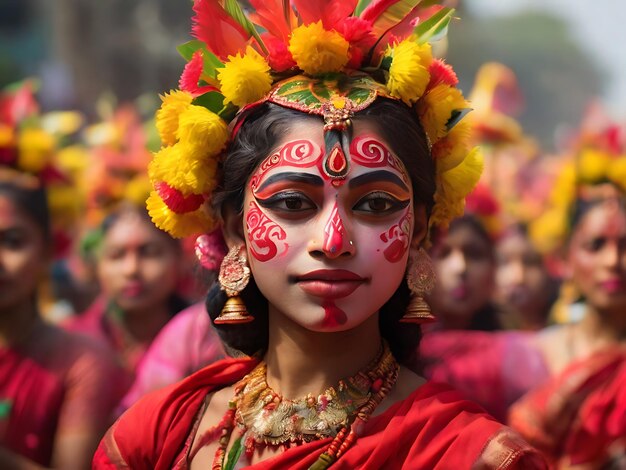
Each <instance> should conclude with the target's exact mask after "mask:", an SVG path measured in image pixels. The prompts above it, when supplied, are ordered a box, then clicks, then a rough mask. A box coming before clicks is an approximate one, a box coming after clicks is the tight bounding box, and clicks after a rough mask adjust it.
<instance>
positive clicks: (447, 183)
mask: <svg viewBox="0 0 626 470" xmlns="http://www.w3.org/2000/svg"><path fill="white" fill-rule="evenodd" d="M482 171H483V158H482V155H481V153H480V152H479V151H478V147H476V148H474V149H473V150H472V151H471V152H470V153H469V155H467V157H465V159H464V160H463V161H462V162H461V163H460V164H459V165H457V166H456V167H454V168H452V169H451V170H448V171H444V172H443V173H441V174H439V175H438V177H437V179H438V184H437V191H436V192H435V205H434V207H433V213H432V215H431V219H432V224H433V225H438V226H442V227H446V226H447V225H448V224H449V223H450V221H451V220H452V219H453V218H455V217H459V216H460V215H463V209H464V208H465V197H466V196H467V195H468V194H469V193H470V192H471V191H472V189H474V187H475V186H476V183H478V180H479V179H480V175H481V173H482Z"/></svg>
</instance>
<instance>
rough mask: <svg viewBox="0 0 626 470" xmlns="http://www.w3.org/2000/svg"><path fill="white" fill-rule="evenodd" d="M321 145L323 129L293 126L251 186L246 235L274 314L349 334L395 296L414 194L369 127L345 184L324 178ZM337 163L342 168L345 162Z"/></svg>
mask: <svg viewBox="0 0 626 470" xmlns="http://www.w3.org/2000/svg"><path fill="white" fill-rule="evenodd" d="M323 146H324V139H323V133H322V125H321V124H318V123H315V122H309V121H304V122H299V123H296V124H295V125H294V126H293V128H292V130H291V131H290V132H289V133H288V134H287V135H286V136H285V138H284V139H283V142H282V143H281V144H280V145H279V146H278V148H277V150H276V151H275V152H274V153H273V154H272V155H270V156H269V157H268V158H266V159H265V161H263V162H262V163H261V165H260V166H259V167H258V168H257V170H256V172H255V173H254V174H253V175H252V177H251V178H250V180H249V184H248V187H247V189H246V196H245V202H244V228H245V231H246V236H247V240H246V241H247V249H248V259H249V262H250V266H251V269H252V273H253V275H254V278H255V281H256V283H257V285H258V286H259V289H260V290H261V292H262V293H263V295H264V296H265V297H266V298H267V299H268V300H269V303H270V306H271V307H270V308H272V309H274V310H275V311H278V312H280V313H282V314H284V315H287V316H288V317H289V318H290V319H291V320H292V321H294V322H296V323H298V324H300V325H301V326H304V327H305V328H308V329H310V330H313V331H342V330H348V329H351V328H353V327H355V326H357V325H359V324H360V323H362V322H363V321H364V320H366V319H367V318H369V317H370V316H371V315H373V314H374V313H376V312H377V311H378V309H379V308H380V307H381V306H382V305H383V304H384V303H385V302H387V300H389V298H390V297H391V296H392V294H393V293H394V292H395V290H396V289H397V288H398V286H399V284H400V282H401V280H402V278H403V276H404V272H405V270H406V263H407V258H408V249H409V244H410V240H411V236H412V234H413V225H414V220H413V205H412V201H413V195H412V190H411V185H410V183H409V178H408V176H407V174H406V171H405V170H404V166H403V165H402V164H401V163H400V162H399V160H398V159H397V158H396V157H395V156H394V155H393V154H392V153H391V152H390V150H389V146H388V145H387V144H386V143H384V142H383V140H382V138H381V137H380V136H379V135H378V134H377V132H376V131H375V130H374V128H373V127H372V126H370V125H367V124H364V123H360V122H357V123H355V125H354V135H353V141H352V143H351V148H350V155H349V157H348V158H349V163H350V170H349V172H348V174H347V176H346V177H345V178H343V179H339V178H332V177H331V176H329V175H328V174H327V172H325V171H324V167H323V155H324V147H323ZM334 158H338V159H339V160H337V161H334V162H333V165H334V167H336V168H339V167H340V166H341V164H342V162H341V161H340V160H341V159H342V158H346V156H345V155H343V153H342V154H341V155H339V156H337V155H334ZM419 223H420V224H421V225H422V226H423V225H424V223H425V221H424V220H420V221H419Z"/></svg>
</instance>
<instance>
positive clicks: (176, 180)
mask: <svg viewBox="0 0 626 470" xmlns="http://www.w3.org/2000/svg"><path fill="white" fill-rule="evenodd" d="M216 169H217V161H216V160H215V159H197V158H193V157H192V156H190V151H189V149H188V148H187V147H186V146H185V144H184V143H182V142H179V143H177V144H175V145H173V146H172V147H163V148H162V149H161V150H159V151H158V152H157V153H156V154H155V155H154V158H153V159H152V161H151V162H150V165H149V166H148V175H149V176H150V179H151V180H152V182H153V183H154V182H156V181H165V182H166V183H167V184H169V185H170V186H171V187H173V188H176V189H178V190H179V191H180V192H181V193H183V194H184V195H185V196H187V195H189V194H203V193H206V192H209V191H211V190H212V189H213V188H214V187H215V183H216V181H215V171H216Z"/></svg>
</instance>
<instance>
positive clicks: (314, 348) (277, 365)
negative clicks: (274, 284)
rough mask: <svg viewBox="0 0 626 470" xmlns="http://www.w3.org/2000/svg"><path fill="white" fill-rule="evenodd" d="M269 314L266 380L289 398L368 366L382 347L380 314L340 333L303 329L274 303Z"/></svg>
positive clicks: (334, 381)
mask: <svg viewBox="0 0 626 470" xmlns="http://www.w3.org/2000/svg"><path fill="white" fill-rule="evenodd" d="M269 315H270V317H269V344H268V349H267V354H266V355H265V362H266V364H267V383H268V384H269V386H270V387H272V388H273V389H274V390H275V391H276V392H278V393H280V394H281V395H283V396H284V397H285V398H288V399H295V398H299V397H303V396H305V395H307V394H308V393H312V394H319V393H321V392H322V391H323V390H325V389H327V388H328V387H330V386H333V385H336V384H337V383H338V382H339V380H341V379H342V378H347V377H350V376H352V375H354V374H356V373H357V372H358V371H359V370H361V369H363V368H364V367H366V366H367V365H368V364H369V363H370V362H371V361H372V359H374V358H375V357H376V354H377V353H378V352H379V349H380V345H381V336H380V331H379V329H378V314H375V315H372V316H371V317H370V318H368V319H367V320H366V321H365V322H364V323H362V324H360V325H358V326H357V327H355V328H353V329H351V330H348V331H342V332H337V333H317V332H313V331H311V330H308V329H306V328H303V327H302V326H300V325H298V324H296V323H294V322H293V321H291V320H290V319H288V318H287V317H286V316H285V315H283V314H282V313H279V312H276V311H273V310H272V307H271V306H270V314H269Z"/></svg>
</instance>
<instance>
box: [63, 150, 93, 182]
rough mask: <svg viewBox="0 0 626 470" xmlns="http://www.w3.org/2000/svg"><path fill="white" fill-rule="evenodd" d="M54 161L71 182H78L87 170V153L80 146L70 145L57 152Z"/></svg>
mask: <svg viewBox="0 0 626 470" xmlns="http://www.w3.org/2000/svg"><path fill="white" fill-rule="evenodd" d="M55 161H56V162H57V163H58V165H59V166H60V167H61V168H62V169H63V171H65V172H67V173H69V175H70V176H71V177H72V179H73V180H75V181H76V180H78V179H79V178H80V177H81V176H82V174H83V172H84V171H85V170H87V165H88V164H89V153H88V152H87V150H86V149H85V147H82V146H80V145H70V146H69V147H65V148H63V149H61V150H59V151H58V152H57V154H56V157H55Z"/></svg>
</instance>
